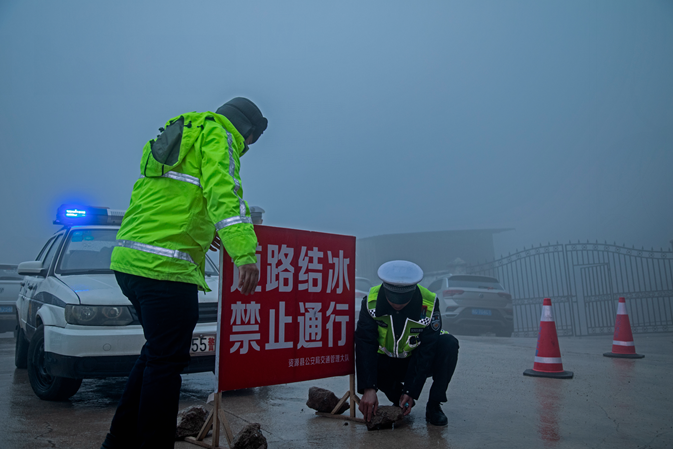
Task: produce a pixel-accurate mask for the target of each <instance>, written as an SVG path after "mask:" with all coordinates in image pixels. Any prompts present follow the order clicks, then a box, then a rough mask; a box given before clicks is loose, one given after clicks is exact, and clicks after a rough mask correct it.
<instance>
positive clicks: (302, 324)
mask: <svg viewBox="0 0 673 449" xmlns="http://www.w3.org/2000/svg"><path fill="white" fill-rule="evenodd" d="M321 307H322V304H321V303H319V302H307V303H306V307H304V303H303V302H300V303H299V310H300V311H301V313H302V314H303V316H299V317H297V321H299V343H298V344H297V349H299V348H320V347H322V341H320V340H321V338H322V312H320V308H321Z"/></svg>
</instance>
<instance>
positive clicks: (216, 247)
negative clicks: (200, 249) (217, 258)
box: [210, 232, 222, 251]
mask: <svg viewBox="0 0 673 449" xmlns="http://www.w3.org/2000/svg"><path fill="white" fill-rule="evenodd" d="M220 248H222V240H220V236H219V235H217V232H216V233H215V237H214V238H213V242H212V243H211V244H210V249H211V250H213V251H218V250H219V249H220Z"/></svg>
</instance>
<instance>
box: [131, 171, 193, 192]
mask: <svg viewBox="0 0 673 449" xmlns="http://www.w3.org/2000/svg"><path fill="white" fill-rule="evenodd" d="M140 177H141V178H144V177H145V175H140ZM160 178H170V179H175V180H176V181H183V182H188V183H190V184H194V185H195V186H196V187H199V188H201V181H199V178H197V177H196V176H192V175H186V174H184V173H178V172H175V171H169V172H166V173H164V174H163V175H161V176H160Z"/></svg>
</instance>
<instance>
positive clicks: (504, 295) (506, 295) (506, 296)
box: [498, 293, 512, 299]
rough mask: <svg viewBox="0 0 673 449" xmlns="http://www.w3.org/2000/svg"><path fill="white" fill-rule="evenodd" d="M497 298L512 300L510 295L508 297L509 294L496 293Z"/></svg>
mask: <svg viewBox="0 0 673 449" xmlns="http://www.w3.org/2000/svg"><path fill="white" fill-rule="evenodd" d="M498 296H500V297H501V298H505V299H512V295H510V294H509V293H498Z"/></svg>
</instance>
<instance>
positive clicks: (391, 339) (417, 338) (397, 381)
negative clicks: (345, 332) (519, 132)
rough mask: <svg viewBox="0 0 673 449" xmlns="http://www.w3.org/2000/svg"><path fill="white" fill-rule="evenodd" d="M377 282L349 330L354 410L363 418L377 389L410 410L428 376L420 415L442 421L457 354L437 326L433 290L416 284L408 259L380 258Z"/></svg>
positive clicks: (418, 274)
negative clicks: (355, 383)
mask: <svg viewBox="0 0 673 449" xmlns="http://www.w3.org/2000/svg"><path fill="white" fill-rule="evenodd" d="M378 276H379V278H381V280H382V281H383V284H381V285H378V286H376V287H372V289H371V290H370V291H369V295H368V296H366V297H365V298H364V299H363V300H362V306H361V308H360V316H359V318H358V324H357V329H356V331H355V355H356V367H357V379H358V392H359V393H360V394H362V395H363V396H362V399H361V400H360V406H359V408H360V411H361V412H362V414H363V415H364V416H365V419H366V420H367V421H370V420H371V417H372V416H373V415H374V414H376V410H377V408H378V398H377V396H376V392H377V390H381V391H383V392H384V393H385V395H386V397H387V398H388V399H389V400H390V401H391V402H392V403H393V404H397V405H399V406H400V407H401V408H402V411H403V413H404V415H405V416H406V415H408V414H409V413H410V412H411V408H412V407H413V406H414V405H415V400H417V399H418V397H419V396H420V394H421V390H422V389H423V385H424V384H425V380H426V379H427V378H428V377H430V376H432V379H433V383H432V387H431V388H430V394H429V400H428V404H427V406H426V411H425V418H426V420H427V421H428V422H429V423H430V424H433V425H436V426H445V425H446V424H448V419H447V417H446V415H445V414H444V412H443V411H442V408H441V403H442V402H446V400H447V399H446V390H447V388H448V386H449V382H450V381H451V377H452V376H453V372H454V370H455V368H456V362H457V360H458V340H457V339H456V338H455V337H453V336H452V335H450V334H449V333H448V332H446V331H445V330H443V329H442V319H441V312H440V310H439V305H438V302H437V298H436V295H435V294H434V293H432V292H430V291H429V290H428V289H426V288H425V287H422V286H420V285H417V284H418V283H419V282H420V281H421V279H423V270H421V268H420V267H419V266H418V265H416V264H414V263H411V262H407V261H401V260H395V261H391V262H386V263H384V264H383V265H381V267H380V268H379V270H378Z"/></svg>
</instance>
